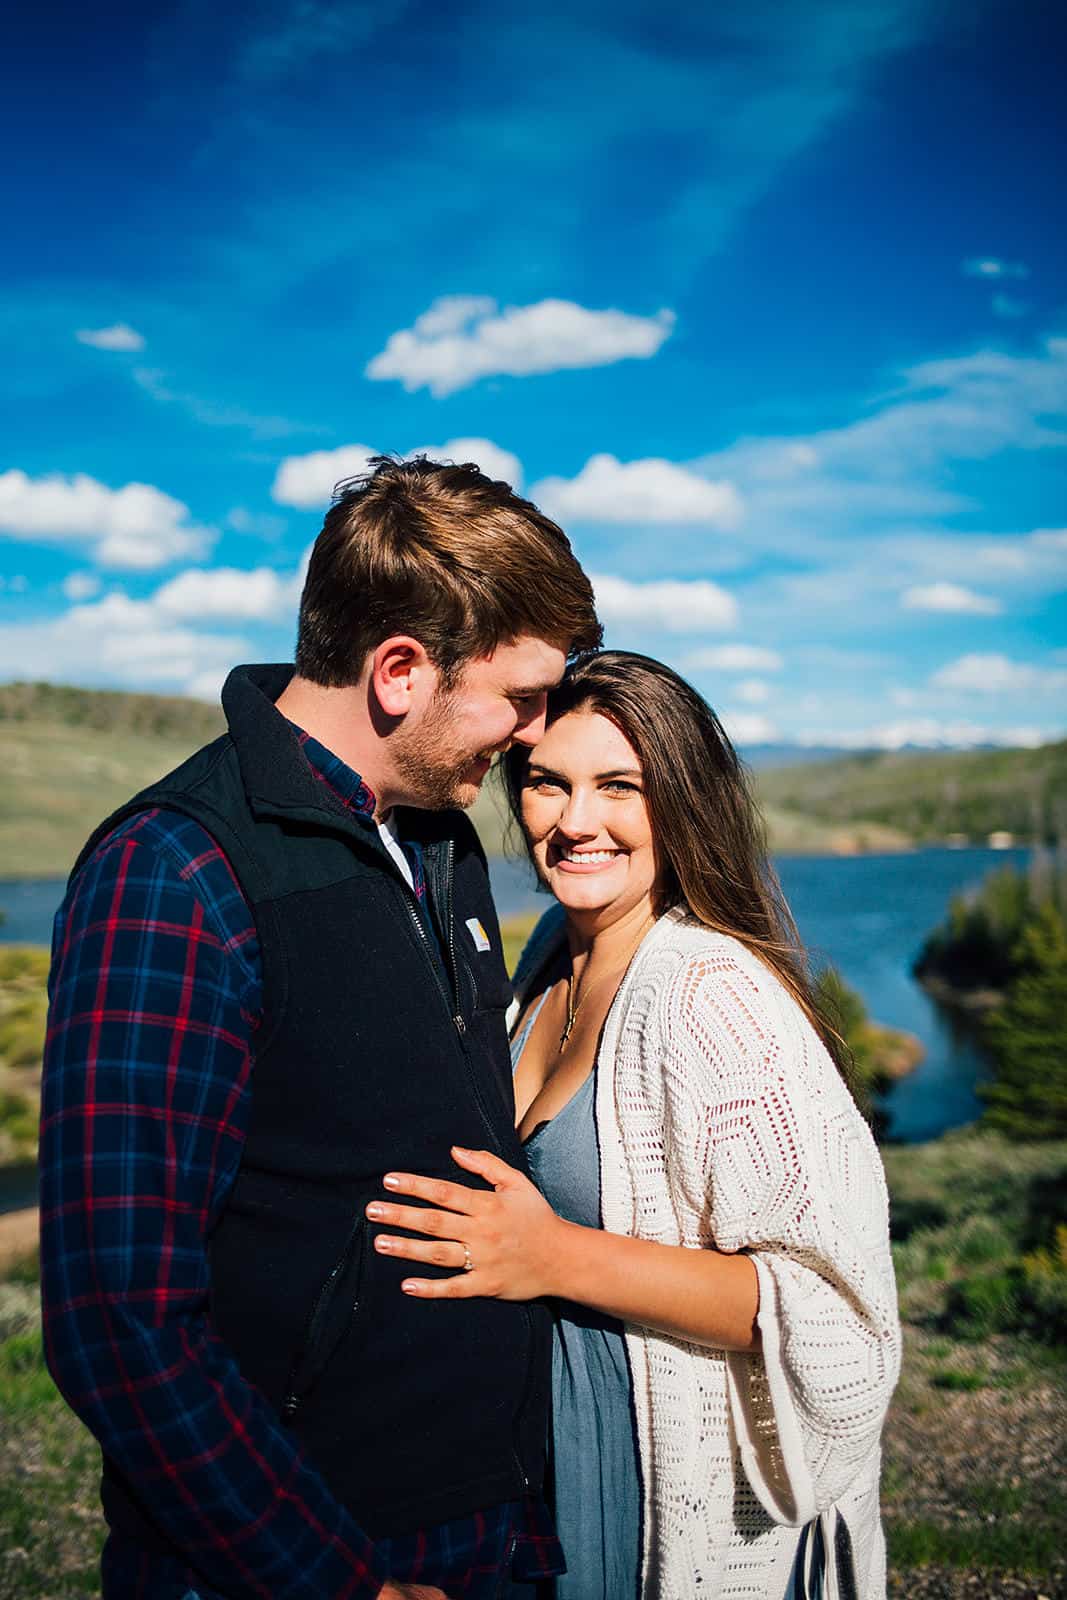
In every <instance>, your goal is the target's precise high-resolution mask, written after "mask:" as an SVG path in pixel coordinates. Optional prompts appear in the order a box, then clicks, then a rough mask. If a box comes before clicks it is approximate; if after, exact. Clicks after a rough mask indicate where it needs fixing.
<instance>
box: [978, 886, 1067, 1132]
mask: <svg viewBox="0 0 1067 1600" xmlns="http://www.w3.org/2000/svg"><path fill="white" fill-rule="evenodd" d="M1014 957H1015V961H1016V963H1017V976H1016V977H1015V979H1014V981H1013V982H1012V984H1011V986H1010V988H1009V989H1008V992H1007V996H1006V998H1005V1002H1004V1004H1003V1006H1001V1007H1000V1008H999V1009H998V1010H997V1011H996V1012H995V1013H994V1014H993V1016H992V1017H991V1018H990V1019H989V1021H988V1023H987V1025H986V1038H987V1042H988V1044H989V1048H990V1050H991V1052H992V1055H993V1059H994V1062H995V1066H996V1078H995V1081H994V1082H993V1083H991V1084H983V1085H982V1086H981V1088H980V1090H979V1092H980V1094H981V1095H982V1098H983V1099H984V1100H985V1102H986V1105H987V1108H988V1109H987V1111H986V1114H985V1121H986V1123H987V1124H988V1125H989V1126H991V1127H994V1128H997V1129H999V1130H1000V1131H1001V1132H1002V1133H1006V1134H1007V1135H1008V1136H1009V1137H1010V1138H1013V1139H1062V1138H1065V1137H1067V926H1065V924H1064V920H1063V918H1062V917H1061V915H1060V913H1059V912H1058V911H1057V910H1056V908H1055V907H1054V906H1053V905H1052V904H1049V903H1046V904H1045V905H1042V906H1039V907H1037V908H1036V909H1035V910H1034V911H1033V913H1032V914H1031V916H1030V918H1029V919H1028V921H1027V923H1026V926H1025V927H1024V929H1023V932H1022V934H1021V936H1020V938H1019V941H1018V944H1017V946H1016V949H1015V951H1014Z"/></svg>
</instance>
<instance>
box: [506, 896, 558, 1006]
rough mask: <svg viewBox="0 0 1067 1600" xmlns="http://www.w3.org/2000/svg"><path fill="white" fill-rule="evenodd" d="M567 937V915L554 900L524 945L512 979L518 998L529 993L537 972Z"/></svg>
mask: <svg viewBox="0 0 1067 1600" xmlns="http://www.w3.org/2000/svg"><path fill="white" fill-rule="evenodd" d="M565 937H566V917H565V915H564V911H563V907H562V906H561V905H559V904H558V902H556V901H553V903H552V904H551V905H550V906H549V907H548V910H547V911H545V912H544V914H543V915H542V916H541V918H540V919H539V921H538V922H537V924H536V926H535V928H534V930H533V932H532V933H531V934H530V937H529V938H528V939H527V941H526V943H525V944H524V945H523V947H522V954H521V955H520V957H519V961H518V965H517V966H516V968H515V977H514V979H513V980H512V982H513V986H514V989H515V995H516V998H517V999H519V1000H521V999H523V998H524V997H525V996H526V995H527V994H528V993H529V990H530V985H531V984H532V983H533V981H534V979H535V978H536V977H537V974H538V973H539V972H540V971H541V969H542V967H543V966H544V965H545V963H546V962H547V961H548V959H549V957H550V956H552V955H553V954H554V952H555V951H556V950H558V948H559V946H560V945H561V944H562V943H563V940H564V938H565Z"/></svg>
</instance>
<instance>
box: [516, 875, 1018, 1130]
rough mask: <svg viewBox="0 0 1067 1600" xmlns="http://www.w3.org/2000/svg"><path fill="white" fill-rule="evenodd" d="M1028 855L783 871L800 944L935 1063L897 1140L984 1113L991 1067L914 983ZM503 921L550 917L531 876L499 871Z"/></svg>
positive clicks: (900, 1102)
mask: <svg viewBox="0 0 1067 1600" xmlns="http://www.w3.org/2000/svg"><path fill="white" fill-rule="evenodd" d="M1027 856H1028V852H1027V851H1026V850H984V849H966V850H944V849H932V850H918V851H915V852H912V853H908V854H902V855H887V856H783V857H782V858H781V859H780V860H779V861H778V862H777V866H778V871H779V874H780V876H781V880H782V886H783V888H784V890H785V894H786V898H787V899H788V901H789V904H790V906H791V908H792V911H793V915H794V917H795V918H796V922H797V927H798V928H799V929H800V936H801V938H802V939H803V940H804V942H805V943H806V945H807V946H808V949H809V950H810V951H811V952H812V954H813V955H814V957H815V958H816V959H817V960H818V961H820V962H828V963H829V964H831V965H832V966H835V967H836V968H837V969H838V971H839V972H840V973H841V975H842V977H843V978H845V980H846V981H847V982H848V983H850V984H851V985H852V987H853V988H854V989H857V990H858V991H859V993H860V994H861V995H862V996H863V998H864V1001H865V1002H866V1005H867V1009H868V1011H869V1012H870V1015H871V1017H872V1018H873V1019H874V1020H875V1021H876V1022H883V1023H887V1024H889V1025H890V1026H892V1027H894V1028H904V1029H906V1030H907V1032H908V1033H914V1034H916V1035H917V1036H918V1038H919V1039H921V1040H922V1043H923V1045H924V1046H925V1049H926V1058H925V1060H924V1061H923V1062H922V1065H921V1066H919V1067H918V1068H917V1069H916V1070H915V1072H913V1073H911V1074H910V1076H908V1077H907V1078H901V1079H900V1080H899V1081H898V1082H897V1083H896V1084H894V1086H893V1089H892V1091H891V1093H890V1094H889V1095H888V1096H887V1098H886V1110H887V1112H888V1114H889V1136H890V1138H892V1139H900V1140H905V1141H907V1142H908V1143H916V1142H918V1141H921V1140H923V1139H935V1138H936V1137H937V1136H938V1134H941V1133H944V1132H945V1130H946V1129H947V1128H955V1127H958V1126H959V1125H960V1124H961V1123H964V1122H971V1121H973V1120H974V1118H975V1117H977V1116H978V1114H979V1112H980V1111H981V1109H982V1106H981V1102H980V1101H979V1099H978V1097H977V1096H976V1094H975V1092H974V1085H975V1083H976V1082H977V1081H980V1080H981V1079H982V1078H983V1077H985V1076H986V1075H987V1070H988V1069H987V1067H986V1064H985V1063H984V1062H983V1060H982V1058H981V1056H980V1055H979V1053H978V1051H977V1050H976V1049H975V1047H974V1044H973V1042H972V1041H971V1040H970V1039H969V1038H968V1037H967V1036H966V1035H965V1034H963V1033H961V1032H960V1030H959V1029H958V1028H957V1027H955V1026H954V1025H953V1019H952V1018H951V1016H950V1015H949V1014H948V1013H946V1012H945V1011H943V1010H942V1009H941V1008H940V1007H938V1006H937V1005H935V1004H934V1002H933V1001H932V1000H931V999H930V996H929V995H928V994H927V993H926V992H925V990H923V989H922V988H920V986H919V985H918V984H917V983H916V982H915V980H914V978H913V977H912V975H911V964H912V962H913V960H914V959H915V956H916V955H917V953H918V951H919V947H920V946H921V944H922V942H923V940H924V938H925V937H926V935H927V934H928V933H929V932H930V930H931V928H933V927H934V926H935V925H936V924H937V923H938V922H940V921H941V920H942V918H943V917H944V915H945V911H946V909H947V907H948V902H949V899H950V898H951V896H952V895H954V894H956V893H957V892H958V891H959V890H961V889H964V888H968V887H970V886H971V885H973V884H976V883H980V882H981V880H982V879H983V878H984V877H985V876H986V874H987V873H989V872H992V871H993V870H995V869H996V868H998V867H1004V866H1006V865H1008V864H1009V863H1013V864H1016V865H1018V864H1021V863H1023V862H1025V861H1026V859H1027ZM491 873H492V878H493V890H494V893H495V895H496V900H497V905H498V907H499V908H500V914H501V916H508V915H511V914H517V913H519V912H522V911H535V910H538V909H541V908H543V907H544V906H546V905H547V904H548V901H547V900H546V899H545V897H544V896H543V895H539V894H538V893H537V892H536V890H535V888H534V886H533V880H532V876H531V874H530V872H529V869H528V868H526V867H525V866H524V865H523V864H521V863H517V862H511V861H498V862H494V863H493V864H492V868H491Z"/></svg>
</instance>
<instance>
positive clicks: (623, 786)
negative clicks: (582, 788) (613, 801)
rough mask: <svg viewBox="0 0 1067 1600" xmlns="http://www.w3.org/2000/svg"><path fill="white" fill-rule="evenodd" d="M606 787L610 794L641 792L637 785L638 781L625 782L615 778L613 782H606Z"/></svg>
mask: <svg viewBox="0 0 1067 1600" xmlns="http://www.w3.org/2000/svg"><path fill="white" fill-rule="evenodd" d="M604 788H605V789H606V790H607V792H608V793H609V794H640V793H641V791H640V789H639V788H638V787H637V785H636V783H623V782H622V780H621V779H615V780H614V781H613V782H611V783H606V784H605V785H604Z"/></svg>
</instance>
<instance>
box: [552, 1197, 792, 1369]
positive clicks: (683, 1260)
mask: <svg viewBox="0 0 1067 1600" xmlns="http://www.w3.org/2000/svg"><path fill="white" fill-rule="evenodd" d="M558 1221H559V1227H558V1231H557V1232H556V1235H555V1240H554V1249H553V1251H552V1254H551V1265H550V1268H549V1273H550V1284H549V1288H548V1293H550V1294H552V1295H555V1296H557V1297H558V1298H559V1299H561V1300H573V1301H576V1302H578V1304H580V1305H586V1306H590V1307H592V1308H593V1309H595V1310H597V1311H604V1312H607V1313H608V1315H609V1316H614V1317H618V1318H619V1320H620V1321H622V1322H633V1323H639V1324H641V1325H642V1326H644V1327H647V1328H654V1329H655V1330H656V1332H658V1333H667V1334H671V1335H672V1336H673V1337H674V1338H678V1339H689V1340H691V1341H692V1342H693V1343H694V1344H705V1345H712V1346H715V1347H717V1348H718V1349H723V1350H756V1349H758V1348H759V1342H760V1341H759V1329H758V1328H757V1326H756V1312H757V1310H758V1308H759V1280H758V1278H757V1276H756V1268H755V1266H754V1265H753V1263H752V1261H751V1259H750V1258H749V1257H748V1256H746V1255H726V1254H725V1253H724V1252H723V1251H721V1250H701V1249H687V1248H686V1247H684V1246H682V1245H673V1244H655V1243H653V1242H652V1241H651V1240H648V1239H631V1238H628V1237H626V1236H625V1235H623V1234H619V1233H605V1232H604V1231H603V1229H600V1228H585V1227H581V1226H580V1225H579V1224H578V1223H574V1222H564V1221H563V1220H562V1219H558Z"/></svg>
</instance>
